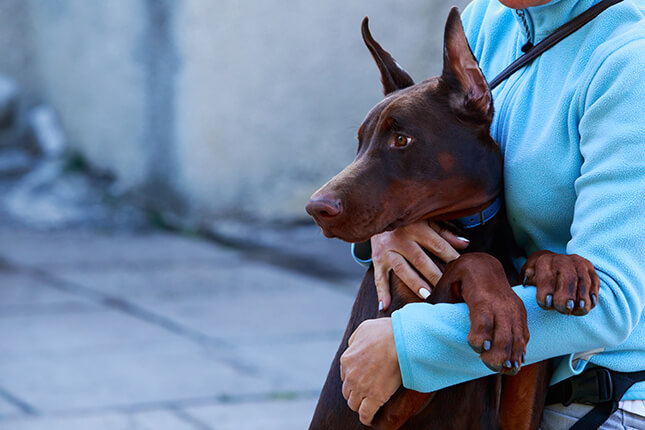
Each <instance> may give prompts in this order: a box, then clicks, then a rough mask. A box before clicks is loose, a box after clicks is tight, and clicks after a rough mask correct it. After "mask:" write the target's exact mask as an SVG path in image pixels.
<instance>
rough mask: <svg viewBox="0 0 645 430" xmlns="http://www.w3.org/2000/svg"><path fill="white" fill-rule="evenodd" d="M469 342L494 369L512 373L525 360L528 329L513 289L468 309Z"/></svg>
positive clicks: (522, 305) (523, 309) (521, 306)
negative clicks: (491, 300)
mask: <svg viewBox="0 0 645 430" xmlns="http://www.w3.org/2000/svg"><path fill="white" fill-rule="evenodd" d="M470 315H471V316H470V322H471V323H470V332H469V333H468V344H469V345H470V347H471V348H472V349H473V350H474V351H475V352H477V353H479V354H480V356H479V357H480V358H481V360H482V362H483V363H484V364H485V365H486V366H487V367H488V368H489V369H491V370H493V371H494V372H499V373H504V374H509V375H514V374H516V373H517V372H518V371H519V370H520V368H521V367H522V364H523V363H524V354H525V352H526V345H527V343H528V341H529V329H528V325H527V323H526V309H525V308H524V303H522V301H521V300H520V299H519V297H517V296H516V295H515V294H514V293H513V291H512V290H511V291H510V294H508V295H505V296H503V297H497V298H496V299H495V301H494V302H484V303H478V304H477V305H476V306H472V309H471V311H470Z"/></svg>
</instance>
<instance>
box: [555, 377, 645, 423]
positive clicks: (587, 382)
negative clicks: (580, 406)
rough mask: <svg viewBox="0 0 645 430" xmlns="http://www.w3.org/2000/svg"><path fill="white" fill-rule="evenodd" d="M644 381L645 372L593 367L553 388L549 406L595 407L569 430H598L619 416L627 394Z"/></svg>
mask: <svg viewBox="0 0 645 430" xmlns="http://www.w3.org/2000/svg"><path fill="white" fill-rule="evenodd" d="M641 381H645V371H641V372H616V371H613V370H609V369H605V368H603V367H592V368H589V369H587V370H585V371H584V372H582V373H581V374H580V375H577V376H573V377H571V378H569V379H565V380H564V381H561V382H558V383H557V384H555V385H553V386H552V387H550V388H549V393H548V395H547V398H546V404H547V405H551V404H554V403H562V404H563V405H564V406H569V405H570V404H571V403H587V404H593V405H595V407H594V408H593V409H592V410H591V411H589V412H588V413H587V414H586V415H585V416H583V417H582V418H580V419H579V420H578V422H576V423H575V424H574V425H573V426H572V427H571V428H570V429H569V430H592V429H597V428H599V427H600V426H601V425H602V424H603V423H604V422H605V421H607V419H608V418H609V417H610V416H611V414H613V413H614V412H616V410H617V409H618V402H619V401H620V399H622V398H623V395H624V394H625V392H627V390H629V388H630V387H631V386H632V385H634V384H635V383H637V382H641Z"/></svg>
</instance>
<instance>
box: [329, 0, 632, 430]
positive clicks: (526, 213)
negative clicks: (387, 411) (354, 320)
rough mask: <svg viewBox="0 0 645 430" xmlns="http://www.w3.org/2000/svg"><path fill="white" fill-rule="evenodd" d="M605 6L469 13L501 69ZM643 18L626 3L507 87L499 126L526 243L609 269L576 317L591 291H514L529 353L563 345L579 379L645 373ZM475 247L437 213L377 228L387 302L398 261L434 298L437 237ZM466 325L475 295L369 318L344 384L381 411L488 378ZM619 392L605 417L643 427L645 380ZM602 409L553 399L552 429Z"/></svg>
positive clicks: (515, 215) (474, 6)
mask: <svg viewBox="0 0 645 430" xmlns="http://www.w3.org/2000/svg"><path fill="white" fill-rule="evenodd" d="M500 3H501V4H500ZM596 3H598V0H551V1H549V0H500V2H497V0H474V1H473V2H472V3H471V4H470V5H469V6H468V7H467V8H466V10H465V11H464V13H463V15H462V21H463V24H464V28H465V31H466V34H467V37H468V40H469V43H470V45H471V48H472V50H473V53H474V54H475V57H477V59H478V60H479V62H480V67H481V69H482V71H483V73H484V75H485V76H486V77H488V78H489V79H490V78H492V77H494V76H496V75H497V74H498V73H499V72H501V70H503V69H504V68H505V67H506V66H507V65H508V64H510V63H511V62H512V61H513V60H515V59H516V58H517V57H518V56H520V55H521V54H522V52H524V51H526V50H527V49H530V48H531V47H532V46H533V45H535V44H537V43H538V42H539V41H540V40H542V39H544V38H545V37H547V36H548V35H549V34H550V33H551V32H552V31H553V30H555V29H556V28H558V27H559V26H561V25H562V24H564V23H566V22H568V21H570V20H571V19H572V18H574V17H576V16H578V15H580V14H581V13H582V12H584V11H585V10H587V9H589V8H590V7H592V6H593V5H594V4H596ZM644 17H645V6H643V5H642V3H639V1H638V0H623V1H622V2H620V3H619V4H617V5H614V6H612V7H610V8H609V9H607V10H606V11H605V12H603V13H602V14H601V15H600V16H598V17H596V18H595V19H594V20H593V21H591V22H590V23H588V24H586V25H585V27H583V28H582V29H580V30H578V31H577V32H576V33H574V34H573V35H571V36H569V37H568V38H567V39H565V40H564V41H563V42H561V43H560V44H558V45H556V46H555V47H553V48H551V49H550V50H549V51H547V52H545V53H544V54H542V55H541V56H540V57H538V59H536V60H535V61H533V62H532V63H530V64H529V65H527V66H525V67H524V68H523V69H522V70H520V71H518V72H517V73H515V74H514V75H512V76H511V77H509V78H508V79H507V80H506V81H504V82H503V83H502V84H501V85H499V86H498V87H497V88H496V89H495V90H494V91H493V99H494V103H495V111H496V114H495V117H494V120H493V124H492V126H491V135H492V136H493V138H494V139H495V140H496V141H497V142H498V143H499V144H500V145H501V147H502V150H503V154H504V161H505V171H504V175H505V179H504V180H505V200H506V210H507V214H508V218H509V221H510V223H511V226H512V228H513V232H514V235H515V239H516V241H517V243H518V245H519V246H520V247H521V248H523V250H524V251H525V252H526V254H527V255H530V254H532V253H534V252H536V251H539V250H552V251H553V252H558V253H566V254H578V255H580V256H582V257H584V258H586V259H588V260H589V261H591V262H592V263H593V265H594V267H595V269H596V272H597V273H598V276H599V278H600V294H599V297H597V298H596V300H597V304H596V303H593V305H595V308H594V309H592V310H591V312H589V313H588V314H587V315H586V316H584V317H577V316H571V315H570V314H572V313H575V307H581V308H584V307H585V305H586V306H587V307H588V306H589V304H588V303H586V304H585V303H571V301H570V299H569V298H568V297H566V295H558V294H554V292H553V291H551V293H550V294H549V292H548V291H546V292H544V291H542V292H539V291H538V297H537V300H536V290H535V288H533V287H530V286H529V287H523V286H517V287H515V291H516V293H517V294H518V296H519V297H520V298H521V299H522V300H523V302H524V304H525V307H526V310H527V313H528V321H529V329H530V333H531V342H530V343H529V345H528V348H527V354H526V362H527V363H533V362H537V361H542V360H545V359H549V358H555V357H559V358H558V359H557V360H558V361H557V366H556V370H555V373H554V376H553V380H552V382H554V383H557V382H560V381H571V380H575V378H576V377H577V376H576V375H579V374H581V373H582V372H583V371H584V370H585V367H592V366H597V367H599V368H605V369H609V370H610V371H611V372H636V371H642V370H645V319H643V318H641V316H642V313H643V309H645V245H643V244H645V213H644V212H643V202H645V85H643V82H645V18H644ZM467 246H468V243H467V241H466V240H464V239H463V238H460V237H457V236H455V235H454V234H452V233H450V232H448V231H445V230H441V229H440V228H439V227H438V226H437V225H434V224H428V223H427V222H425V221H422V222H418V223H415V224H412V225H409V226H406V227H403V228H400V229H397V230H394V231H392V232H386V233H382V234H379V235H376V236H374V237H373V238H372V239H371V249H372V251H371V257H372V261H373V264H374V269H375V278H376V284H377V290H378V296H379V301H380V304H379V306H381V307H383V308H387V307H388V306H389V282H388V276H389V273H390V271H391V270H394V272H395V273H396V275H397V276H398V277H400V278H401V279H402V280H403V281H404V282H405V283H406V284H407V285H408V286H409V287H410V288H412V289H413V290H414V292H415V293H416V294H418V295H419V296H420V297H422V298H427V297H428V296H429V295H430V294H431V292H432V287H433V285H434V284H435V283H436V282H437V281H438V279H439V278H440V277H441V271H440V270H439V268H438V267H437V266H436V265H435V264H434V263H433V262H432V260H431V259H429V258H428V257H427V256H426V255H425V253H424V252H423V248H425V249H429V250H432V252H433V253H434V254H435V255H436V256H437V257H439V258H440V259H441V260H443V261H445V262H449V261H451V260H453V259H455V258H457V257H458V256H459V251H460V250H463V249H465V248H466V247H467ZM360 254H361V250H360V249H358V250H357V251H356V252H355V255H356V256H357V257H358V258H359V260H361V261H363V262H366V261H368V259H369V255H360ZM410 262H414V265H411V264H410ZM415 269H416V270H415ZM417 271H418V272H419V273H421V274H422V275H423V278H425V279H427V280H428V281H429V283H428V282H426V281H425V280H424V279H423V278H422V277H421V276H419V274H418V273H417ZM592 300H594V298H593V297H592ZM538 302H540V303H539V304H538ZM570 306H572V307H570ZM542 308H555V309H557V310H558V311H559V312H553V311H551V312H546V311H545V310H544V309H542ZM468 330H469V320H468V310H467V308H466V306H465V305H464V304H438V305H429V304H425V303H422V304H412V305H408V306H405V307H404V308H403V309H401V310H399V311H397V312H395V313H394V314H393V315H392V318H391V319H390V318H381V319H377V320H368V321H365V322H364V323H363V324H361V326H359V327H358V329H357V330H356V331H355V332H354V334H353V336H352V338H351V341H350V345H349V347H348V349H347V351H346V352H345V354H344V355H343V357H342V358H341V364H342V366H343V368H344V369H345V372H346V373H351V374H352V377H351V378H345V380H344V384H345V385H346V387H345V388H347V389H348V390H349V391H353V392H355V393H356V394H357V395H358V397H360V398H362V399H363V400H362V402H361V403H360V404H359V405H357V406H355V410H357V411H358V410H361V420H362V421H363V422H364V423H365V424H367V423H369V422H370V421H371V418H372V417H373V415H374V414H375V413H376V412H377V410H378V408H379V407H380V406H381V405H382V404H384V403H385V402H386V401H387V399H389V397H390V396H391V395H392V394H393V393H394V392H395V391H396V389H397V388H398V387H399V386H400V384H401V383H403V385H404V386H405V387H407V388H410V389H413V390H418V391H424V392H429V391H435V390H438V389H441V388H445V387H447V386H451V385H454V384H458V383H461V382H464V381H467V380H471V379H476V378H479V377H482V376H485V375H487V374H490V371H489V370H488V369H487V368H486V367H484V366H483V365H482V364H481V362H480V361H479V358H478V357H477V355H476V354H473V353H472V352H471V351H469V350H467V349H466V348H464V347H463V345H464V344H465V342H466V335H467V333H468ZM588 364H590V365H589V366H587V365H588ZM348 370H352V372H347V371H348ZM612 374H614V373H612ZM572 378H573V379H572ZM632 382H633V381H632ZM613 400H616V401H618V400H620V409H619V410H618V411H616V412H614V413H613V414H612V415H611V417H610V418H609V420H608V421H607V422H606V423H605V424H603V427H602V428H623V427H622V426H624V425H628V426H630V428H643V429H645V402H643V400H645V382H635V383H634V384H633V385H631V387H630V388H629V389H627V391H626V392H625V394H624V395H623V396H622V397H621V398H619V399H613ZM592 409H593V406H589V405H584V404H580V403H575V402H574V403H573V404H572V405H570V406H568V407H565V406H564V405H562V404H557V403H556V404H552V405H549V406H547V409H546V410H545V412H544V415H543V422H542V428H543V429H545V430H546V429H557V428H569V427H571V426H572V425H574V424H575V423H576V422H577V421H578V420H579V419H580V418H582V417H583V416H585V415H587V414H588V413H590V410H592ZM621 421H622V422H624V424H621ZM617 423H618V424H617ZM612 425H614V427H611V426H612Z"/></svg>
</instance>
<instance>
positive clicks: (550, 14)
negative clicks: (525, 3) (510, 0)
mask: <svg viewBox="0 0 645 430" xmlns="http://www.w3.org/2000/svg"><path fill="white" fill-rule="evenodd" d="M599 2H600V0H551V1H550V2H549V3H547V4H543V5H541V6H532V7H529V8H526V9H521V10H513V15H514V16H515V20H516V21H517V22H518V24H519V26H520V29H521V31H522V33H525V32H526V31H525V24H524V19H523V18H522V15H524V18H525V20H526V24H527V25H528V31H529V33H530V34H529V35H528V37H529V41H531V42H532V43H533V44H534V45H535V44H536V43H538V42H539V41H540V40H542V39H544V38H545V37H546V36H548V35H549V34H551V33H552V32H553V31H554V30H555V29H556V28H558V27H560V26H561V25H563V24H566V23H567V22H569V21H571V20H572V19H573V18H575V17H576V16H578V15H580V14H581V13H582V12H584V11H586V10H587V9H589V8H590V7H591V6H593V5H595V4H596V3H599Z"/></svg>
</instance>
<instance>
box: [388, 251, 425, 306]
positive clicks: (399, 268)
mask: <svg viewBox="0 0 645 430" xmlns="http://www.w3.org/2000/svg"><path fill="white" fill-rule="evenodd" d="M391 264H392V270H394V273H396V276H398V277H399V278H400V279H401V281H403V283H404V284H405V285H406V286H407V287H408V288H409V289H411V290H412V291H413V292H414V293H415V294H416V295H417V296H419V297H421V298H422V299H423V300H425V299H427V298H428V297H430V293H431V292H432V288H431V287H430V285H428V283H427V282H426V281H424V280H423V279H421V277H420V276H419V274H418V273H417V272H415V271H414V269H412V267H410V264H409V263H408V262H407V260H406V259H405V258H403V256H402V255H401V254H397V253H392V256H391Z"/></svg>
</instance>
